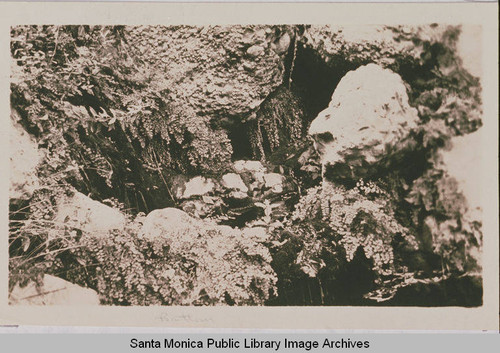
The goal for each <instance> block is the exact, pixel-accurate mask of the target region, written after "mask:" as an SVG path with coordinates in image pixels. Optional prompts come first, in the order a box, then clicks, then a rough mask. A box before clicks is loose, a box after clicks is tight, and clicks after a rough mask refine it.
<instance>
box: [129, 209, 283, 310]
mask: <svg viewBox="0 0 500 353" xmlns="http://www.w3.org/2000/svg"><path fill="white" fill-rule="evenodd" d="M139 237H140V239H142V240H145V241H147V242H149V243H150V244H151V247H152V248H153V249H165V250H161V251H162V252H163V253H164V259H163V260H162V263H163V265H162V266H163V267H168V270H166V271H163V270H162V271H163V272H162V276H161V277H159V278H156V279H155V281H156V284H155V287H157V291H158V292H160V293H162V295H163V297H164V298H165V299H164V300H165V301H167V302H169V303H171V304H177V305H193V304H201V303H203V304H237V305H245V304H254V305H255V304H263V303H264V302H265V301H266V300H267V299H268V298H269V295H270V294H271V293H272V292H273V291H274V287H275V283H276V275H275V273H274V271H273V270H272V268H271V265H270V263H271V255H270V254H269V251H268V249H267V248H266V247H265V246H264V245H262V244H260V242H261V241H263V239H265V238H266V236H265V234H263V232H262V231H261V230H260V231H257V230H253V231H248V230H247V231H241V230H239V229H235V228H231V227H229V226H222V225H217V224H216V223H214V222H211V221H207V220H200V219H196V218H193V217H191V216H190V215H188V214H187V213H186V212H184V211H182V210H179V209H175V208H165V209H159V210H155V211H153V212H151V213H150V214H149V215H148V216H147V217H146V219H145V220H144V222H143V226H142V229H141V230H140V233H139Z"/></svg>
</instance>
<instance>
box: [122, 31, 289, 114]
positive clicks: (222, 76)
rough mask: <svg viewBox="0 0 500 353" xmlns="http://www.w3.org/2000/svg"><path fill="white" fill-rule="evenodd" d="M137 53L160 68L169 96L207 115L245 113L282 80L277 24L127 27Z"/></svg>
mask: <svg viewBox="0 0 500 353" xmlns="http://www.w3.org/2000/svg"><path fill="white" fill-rule="evenodd" d="M128 35H129V36H130V39H131V40H132V41H134V42H135V43H142V44H139V45H138V46H137V51H138V55H140V57H141V58H143V59H144V60H145V61H146V62H147V63H149V64H150V65H151V67H154V68H155V70H159V71H163V72H164V75H163V81H161V82H157V83H156V84H157V85H158V86H159V87H160V88H161V87H163V88H164V89H169V90H170V98H171V99H172V101H176V102H177V103H180V102H184V104H187V105H190V106H191V107H192V108H193V109H194V110H195V111H196V112H197V114H198V115H203V116H209V117H211V118H224V117H239V118H241V117H245V116H248V115H249V114H250V113H251V112H253V111H254V110H255V109H256V108H257V107H258V106H259V105H260V104H261V103H262V101H263V100H264V98H266V97H267V95H269V93H271V92H272V91H273V90H274V89H275V88H276V87H278V86H279V85H280V84H281V82H282V76H283V71H284V66H283V63H282V61H283V57H284V55H285V53H286V50H287V49H288V45H289V44H290V35H289V34H288V33H287V32H286V29H285V28H282V27H280V26H260V25H259V26H203V27H192V26H168V27H165V26H156V27H142V26H141V27H129V28H128Z"/></svg>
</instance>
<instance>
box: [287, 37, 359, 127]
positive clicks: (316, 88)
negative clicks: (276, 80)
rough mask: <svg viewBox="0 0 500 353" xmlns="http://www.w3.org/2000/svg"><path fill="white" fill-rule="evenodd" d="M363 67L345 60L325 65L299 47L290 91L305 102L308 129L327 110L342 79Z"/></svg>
mask: <svg viewBox="0 0 500 353" xmlns="http://www.w3.org/2000/svg"><path fill="white" fill-rule="evenodd" d="M360 65H362V63H357V62H351V61H347V60H345V58H344V57H342V56H338V57H334V58H332V59H331V60H330V61H329V62H328V63H326V62H325V61H324V60H323V58H321V56H320V55H319V54H318V53H317V52H315V51H314V50H313V49H312V48H308V47H305V46H303V45H302V44H298V46H297V54H296V57H295V63H294V66H293V72H292V85H291V89H292V90H293V91H294V92H295V93H296V94H297V95H298V96H300V97H301V98H302V101H303V102H304V105H305V108H306V111H307V114H306V119H307V121H306V124H307V125H309V124H310V122H311V121H312V120H314V118H316V116H317V115H318V113H319V112H321V111H322V110H323V109H325V108H326V107H327V106H328V103H330V100H331V97H332V94H333V92H334V91H335V88H336V87H337V85H338V83H339V82H340V80H341V79H342V77H344V75H345V74H346V73H347V72H349V71H351V70H355V69H356V68H358V67H359V66H360Z"/></svg>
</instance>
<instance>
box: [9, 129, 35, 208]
mask: <svg viewBox="0 0 500 353" xmlns="http://www.w3.org/2000/svg"><path fill="white" fill-rule="evenodd" d="M41 159H42V154H41V152H40V151H39V150H38V146H37V143H36V142H35V141H33V139H32V138H31V137H30V135H29V134H28V133H27V132H26V131H24V129H23V128H22V127H21V126H20V125H19V124H18V123H14V122H12V120H11V128H10V188H9V196H10V198H11V199H29V198H30V197H31V196H32V195H33V192H34V191H35V190H36V189H37V187H38V186H39V182H38V177H37V173H36V167H37V165H38V163H39V162H40V160H41Z"/></svg>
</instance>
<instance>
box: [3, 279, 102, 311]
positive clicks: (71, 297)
mask: <svg viewBox="0 0 500 353" xmlns="http://www.w3.org/2000/svg"><path fill="white" fill-rule="evenodd" d="M9 304H10V305H71V306H75V305H76V306H78V305H99V296H98V295H97V293H96V292H95V291H93V290H92V289H89V288H83V287H80V286H78V285H76V284H73V283H70V282H68V281H65V280H63V279H61V278H58V277H54V276H51V275H45V276H44V278H43V283H42V285H41V286H37V285H36V284H35V283H34V282H29V283H28V285H27V286H26V287H24V288H21V287H20V286H19V284H18V285H16V286H15V287H14V289H13V290H12V292H11V293H10V295H9Z"/></svg>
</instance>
